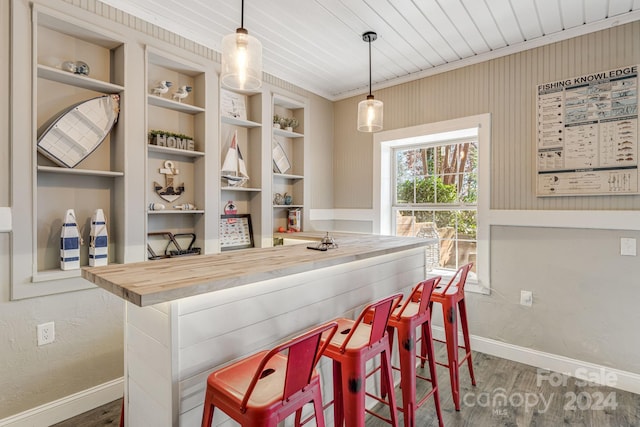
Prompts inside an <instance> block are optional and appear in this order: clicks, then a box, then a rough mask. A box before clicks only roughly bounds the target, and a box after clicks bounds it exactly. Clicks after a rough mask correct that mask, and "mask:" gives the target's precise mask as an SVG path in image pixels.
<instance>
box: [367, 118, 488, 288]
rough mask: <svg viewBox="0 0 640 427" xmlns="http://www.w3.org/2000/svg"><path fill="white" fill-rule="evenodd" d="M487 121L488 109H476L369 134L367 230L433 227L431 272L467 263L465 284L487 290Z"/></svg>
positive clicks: (407, 231) (422, 231) (425, 230)
mask: <svg viewBox="0 0 640 427" xmlns="http://www.w3.org/2000/svg"><path fill="white" fill-rule="evenodd" d="M490 127H491V117H490V115H489V114H482V115H477V116H471V117H465V118H460V119H454V120H448V121H444V122H438V123H430V124H424V125H419V126H413V127H409V128H402V129H394V130H389V131H383V132H378V133H376V134H374V137H373V138H374V143H375V147H374V152H373V154H374V170H373V181H374V188H373V218H374V223H373V231H374V232H377V233H380V234H386V235H394V234H398V235H407V236H416V237H422V236H427V235H428V234H429V233H434V232H435V233H437V235H438V237H439V242H440V248H439V250H437V251H436V254H437V258H438V267H436V269H435V271H434V272H435V273H437V274H440V275H442V276H443V277H444V278H445V279H446V278H447V277H450V276H451V275H452V274H453V272H454V271H455V270H456V269H457V267H459V266H461V265H464V264H465V263H467V262H473V263H474V269H473V271H472V273H471V274H470V275H469V278H468V281H467V287H466V288H465V289H466V290H469V291H472V292H474V291H475V292H481V293H486V294H488V293H489V291H490V284H489V231H490V230H489V223H488V221H487V217H488V213H489V200H490V199H489V194H490V187H489V184H490V177H489V165H490V163H489V160H490V154H489V153H490V150H489V148H490ZM483 219H484V220H483ZM432 227H433V228H432ZM434 229H435V230H434ZM429 252H430V251H427V255H429ZM431 253H433V252H431ZM427 261H429V256H427Z"/></svg>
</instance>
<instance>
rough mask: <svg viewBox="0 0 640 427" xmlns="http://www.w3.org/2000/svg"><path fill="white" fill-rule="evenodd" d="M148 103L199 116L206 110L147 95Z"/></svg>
mask: <svg viewBox="0 0 640 427" xmlns="http://www.w3.org/2000/svg"><path fill="white" fill-rule="evenodd" d="M147 101H148V102H149V104H150V105H154V106H156V107H162V108H168V109H170V110H175V111H179V112H181V113H187V114H198V113H203V112H204V108H200V107H196V106H195V105H190V104H183V103H182V102H177V101H174V100H172V99H168V98H162V97H159V96H156V95H147Z"/></svg>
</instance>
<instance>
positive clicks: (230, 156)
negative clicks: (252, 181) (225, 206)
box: [221, 131, 249, 186]
mask: <svg viewBox="0 0 640 427" xmlns="http://www.w3.org/2000/svg"><path fill="white" fill-rule="evenodd" d="M221 172H222V177H223V178H225V179H226V180H227V183H228V185H231V186H238V185H242V184H244V183H245V182H246V181H247V180H249V174H248V173H247V165H246V164H245V162H244V158H243V157H242V153H241V152H240V146H239V145H238V131H234V132H233V138H232V139H231V144H230V145H229V150H228V151H227V155H226V156H225V158H224V163H223V164H222V171H221Z"/></svg>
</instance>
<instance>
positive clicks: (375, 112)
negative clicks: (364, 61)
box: [358, 31, 382, 132]
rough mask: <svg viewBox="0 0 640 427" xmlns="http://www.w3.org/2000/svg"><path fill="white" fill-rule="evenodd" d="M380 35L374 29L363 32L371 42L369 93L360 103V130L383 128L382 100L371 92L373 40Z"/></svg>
mask: <svg viewBox="0 0 640 427" xmlns="http://www.w3.org/2000/svg"><path fill="white" fill-rule="evenodd" d="M377 38H378V35H377V34H376V33H375V32H373V31H367V32H365V33H364V34H362V40H364V41H365V42H367V43H369V95H367V99H366V100H364V101H360V102H359V103H358V130H359V131H360V132H377V131H379V130H382V101H378V100H375V99H373V95H372V94H371V42H372V41H374V40H376V39H377Z"/></svg>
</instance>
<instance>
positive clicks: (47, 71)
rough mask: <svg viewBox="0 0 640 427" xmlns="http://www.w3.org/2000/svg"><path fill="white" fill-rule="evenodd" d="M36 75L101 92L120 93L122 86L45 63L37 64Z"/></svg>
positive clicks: (122, 89)
mask: <svg viewBox="0 0 640 427" xmlns="http://www.w3.org/2000/svg"><path fill="white" fill-rule="evenodd" d="M38 77H41V78H43V79H47V80H51V81H54V82H58V83H64V84H67V85H71V86H76V87H81V88H84V89H89V90H93V91H95V92H103V93H120V92H122V91H124V87H122V86H120V85H116V84H113V83H109V82H103V81H101V80H96V79H92V78H91V77H87V76H84V75H82V74H73V73H69V72H67V71H62V70H59V69H57V68H53V67H49V66H47V65H40V64H38Z"/></svg>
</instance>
